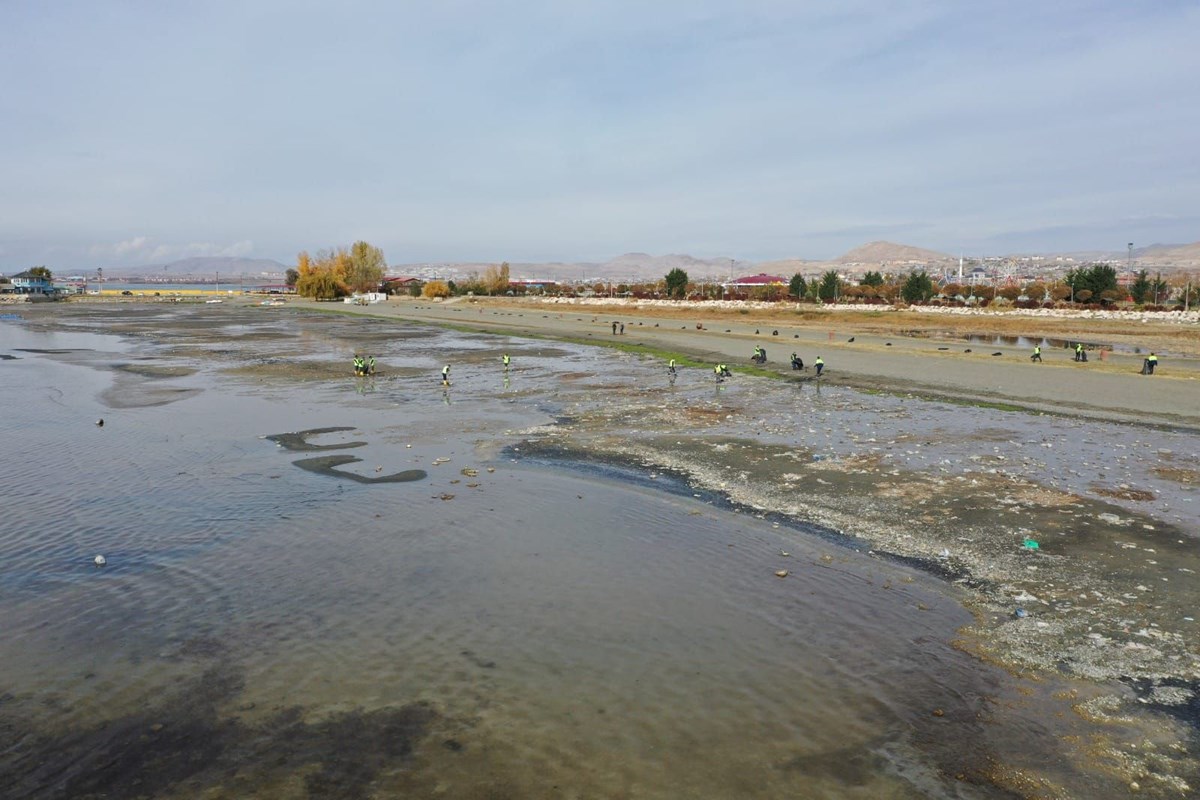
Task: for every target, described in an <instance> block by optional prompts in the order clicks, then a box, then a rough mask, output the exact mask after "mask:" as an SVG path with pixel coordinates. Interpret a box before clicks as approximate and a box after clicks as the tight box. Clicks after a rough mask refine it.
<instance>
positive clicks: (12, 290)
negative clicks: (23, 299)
mask: <svg viewBox="0 0 1200 800" xmlns="http://www.w3.org/2000/svg"><path fill="white" fill-rule="evenodd" d="M9 280H10V281H11V286H10V287H6V290H5V294H18V295H25V296H27V297H28V298H29V299H31V300H32V299H35V298H36V299H39V300H41V299H47V300H49V299H57V298H58V297H60V296H61V295H62V294H63V290H62V289H60V288H59V287H57V286H55V285H54V284H53V283H51V281H50V279H49V278H47V277H45V276H44V275H40V274H34V273H33V272H31V271H28V270H27V271H25V272H19V273H17V274H16V275H13V276H12V277H11V278H9Z"/></svg>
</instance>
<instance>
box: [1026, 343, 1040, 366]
mask: <svg viewBox="0 0 1200 800" xmlns="http://www.w3.org/2000/svg"><path fill="white" fill-rule="evenodd" d="M1029 360H1030V362H1033V361H1036V362H1038V363H1039V364H1040V363H1042V346H1041V345H1040V344H1039V345H1035V346H1034V348H1033V355H1031V356H1030V357H1029Z"/></svg>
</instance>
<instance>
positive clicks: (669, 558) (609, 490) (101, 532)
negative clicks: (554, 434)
mask: <svg viewBox="0 0 1200 800" xmlns="http://www.w3.org/2000/svg"><path fill="white" fill-rule="evenodd" d="M156 313H157V312H156ZM268 314H269V312H258V311H256V310H237V309H232V308H221V309H213V308H207V309H205V308H199V309H181V310H180V315H178V316H175V317H174V318H173V319H172V320H171V321H170V322H171V324H170V325H162V324H161V323H162V320H161V318H152V317H151V316H150V315H149V314H147V313H145V312H141V311H139V310H137V309H122V310H120V311H119V312H117V313H114V312H112V311H109V310H105V311H103V312H99V313H91V312H86V311H80V312H75V313H74V314H73V315H71V316H66V315H63V317H64V318H51V317H49V316H45V317H44V319H46V320H50V321H48V322H45V323H36V324H27V325H14V324H12V323H5V327H0V352H3V353H10V354H12V355H15V356H18V358H17V359H16V360H11V361H4V362H3V363H0V403H2V407H3V408H5V409H6V413H5V414H4V415H2V416H0V437H2V440H3V441H4V442H5V447H4V450H3V452H2V455H0V481H2V482H3V485H4V486H5V496H6V497H7V498H9V499H8V501H7V502H6V509H5V514H4V516H3V518H2V519H0V620H3V623H2V629H0V631H2V633H3V636H0V663H2V664H3V669H2V670H0V730H3V731H4V732H5V733H6V736H5V739H6V740H7V741H6V743H5V744H4V746H3V748H2V749H0V797H6V798H8V797H12V798H26V797H91V796H97V797H98V796H105V797H110V798H120V797H138V796H144V795H152V796H156V797H181V798H182V797H195V796H199V795H201V794H203V793H205V792H209V793H212V796H239V797H247V796H262V797H366V796H381V797H387V796H408V795H413V794H427V793H433V792H437V793H442V794H445V795H446V796H450V797H469V798H470V797H480V798H483V797H514V798H515V797H542V796H545V797H597V796H602V797H639V798H659V797H661V798H669V797H714V798H726V797H781V796H796V797H828V798H859V797H861V798H868V797H869V798H878V797H883V798H889V797H894V798H910V797H911V798H916V797H1002V796H1008V795H1007V794H1006V793H1005V792H1002V791H1001V790H999V789H996V788H994V787H993V786H992V785H991V783H990V782H989V777H990V776H991V775H993V774H995V773H996V772H997V771H998V768H997V763H996V762H997V761H1000V762H1004V763H1005V764H1008V765H1009V766H1011V767H1013V768H1016V769H1021V770H1026V771H1034V772H1038V773H1040V774H1043V775H1046V776H1049V777H1050V778H1052V779H1054V780H1058V781H1066V782H1068V783H1069V782H1071V781H1074V782H1075V784H1076V785H1092V784H1090V780H1091V779H1089V778H1087V777H1086V776H1085V777H1081V776H1079V775H1075V774H1073V772H1072V768H1070V767H1068V766H1067V765H1066V764H1064V763H1061V759H1059V758H1058V752H1059V748H1060V747H1061V745H1060V743H1059V737H1060V736H1061V735H1062V734H1063V733H1064V732H1065V728H1064V727H1063V726H1066V725H1068V723H1066V722H1063V721H1062V720H1061V719H1058V718H1057V717H1055V716H1054V714H1055V713H1059V712H1061V708H1059V709H1056V708H1055V707H1054V706H1053V703H1051V702H1050V701H1049V700H1048V697H1047V696H1046V694H1047V692H1048V689H1039V688H1033V687H1030V686H1024V685H1018V684H1017V683H1016V682H1015V681H1014V680H1013V679H1011V678H1009V677H1008V676H1006V675H1005V674H1003V673H1002V672H1000V671H999V670H996V669H993V668H990V667H987V666H985V665H983V664H981V663H980V662H978V661H976V660H975V659H973V658H971V657H969V656H967V655H965V654H963V653H962V652H959V651H958V650H956V649H954V648H953V647H952V646H951V645H950V641H951V639H952V638H953V636H954V634H955V631H956V630H957V629H958V628H959V627H961V626H963V625H965V624H968V623H969V622H970V621H971V618H970V616H969V615H968V614H967V613H966V612H965V611H964V610H963V608H962V607H961V606H960V605H959V604H958V603H957V602H956V600H955V598H954V593H953V591H952V590H950V589H949V588H947V587H946V586H944V585H942V584H941V583H940V582H938V581H937V580H935V579H933V578H931V577H929V576H927V575H924V574H922V573H918V572H914V571H910V570H908V569H905V568H903V567H900V566H896V565H894V564H889V563H885V562H881V561H879V560H877V559H874V558H871V557H869V556H868V555H866V554H861V553H856V552H853V551H852V550H847V549H841V548H836V547H832V546H831V545H829V544H828V542H827V541H826V540H824V539H821V538H819V537H815V536H808V535H805V534H804V533H802V532H798V531H796V530H793V529H789V528H787V527H779V526H776V525H772V523H771V522H770V521H767V520H763V519H758V518H755V517H754V516H753V515H751V514H748V513H743V512H739V511H737V510H736V509H732V508H730V507H728V506H726V505H724V504H722V503H721V502H719V501H717V500H715V499H714V498H712V497H709V496H707V495H704V496H699V497H695V496H692V495H691V494H690V492H689V491H687V490H686V487H681V486H679V485H673V486H669V487H664V488H668V489H670V490H671V491H661V490H657V489H655V488H654V485H655V483H656V482H658V483H662V482H664V481H665V479H663V478H661V476H655V477H653V478H650V477H647V476H645V475H634V474H631V473H627V472H624V471H622V470H621V469H619V468H617V467H613V466H610V465H604V464H598V465H591V466H590V468H587V469H578V470H576V469H571V468H570V465H563V464H555V465H541V464H539V463H537V462H534V461H526V460H522V459H520V451H519V449H518V450H515V451H510V452H507V453H506V452H505V450H504V448H505V447H506V446H510V447H518V448H519V446H520V442H521V441H522V440H523V439H524V438H525V437H526V436H527V435H529V432H530V431H540V430H546V429H548V428H552V427H553V423H554V420H555V418H556V417H557V416H558V415H560V414H563V413H564V412H565V411H566V410H569V409H570V408H571V407H573V406H574V405H575V404H576V403H577V402H582V401H584V400H585V399H586V398H588V397H591V396H593V395H594V394H595V393H596V392H597V391H598V390H600V389H603V388H605V386H606V380H607V377H606V376H615V375H620V376H624V377H623V379H626V380H629V381H630V383H631V385H632V386H638V385H641V383H642V382H645V381H648V380H649V379H650V376H652V375H657V372H658V371H657V370H654V371H651V369H650V368H649V367H643V366H641V365H639V363H638V362H637V360H636V359H634V358H632V357H629V356H626V355H622V354H611V353H602V352H596V351H592V350H589V349H586V348H580V347H573V346H567V345H544V344H541V343H531V342H521V341H518V340H507V339H504V338H503V337H481V336H477V335H467V334H460V333H455V332H450V331H437V330H431V329H424V328H415V327H411V326H406V327H399V328H398V327H397V326H395V325H389V324H385V323H378V322H373V321H368V320H355V321H352V322H348V321H345V320H341V319H338V318H321V317H304V316H297V315H293V316H288V317H279V316H268ZM64 327H69V328H71V329H72V330H67V331H64V330H62V328H64ZM117 330H119V331H121V332H122V335H121V336H116V335H112V334H108V333H105V332H107V331H117ZM214 342H218V343H219V347H216V348H214V346H213V345H214ZM51 350H55V351H61V352H47V351H51ZM214 350H220V351H221V352H214ZM360 350H361V351H362V352H373V353H375V354H376V355H377V357H378V358H379V360H380V371H381V375H380V377H377V378H375V379H369V380H366V379H359V380H356V379H354V378H352V377H349V376H348V375H346V374H345V373H348V372H349V369H348V365H349V356H350V354H352V353H353V352H355V351H360ZM504 350H506V351H507V352H509V353H510V354H512V355H513V359H514V365H515V367H516V369H515V370H514V371H513V373H512V374H511V375H510V376H508V377H507V378H505V377H504V376H503V374H502V373H501V371H500V369H499V367H498V364H497V361H498V354H499V353H500V352H501V351H504ZM31 351H40V352H31ZM447 360H449V361H451V362H452V363H453V364H454V371H453V374H452V378H453V385H452V387H451V388H450V389H449V390H447V391H443V390H442V389H441V388H440V387H439V386H438V385H437V381H436V379H435V377H434V376H435V374H436V371H437V368H438V365H440V364H441V363H443V362H444V361H447ZM280 362H281V363H282V364H283V366H284V369H282V370H273V367H274V366H276V365H277V364H278V363H280ZM129 363H137V364H140V365H142V366H145V367H151V366H153V367H157V368H163V369H158V370H157V371H156V370H153V369H141V370H132V371H131V370H128V369H123V368H121V365H127V364H129ZM306 363H308V364H311V363H315V364H317V365H318V367H317V368H316V371H314V372H313V373H305V374H304V375H302V376H300V375H291V374H289V371H288V369H287V368H288V367H289V366H290V367H292V368H295V369H296V370H299V369H300V367H299V366H298V365H301V364H306ZM322 364H328V365H329V366H328V374H325V373H323V372H321V371H320V370H321V369H323V367H320V365H322ZM247 365H250V368H249V369H247ZM169 368H178V369H175V370H172V369H169ZM184 368H187V369H184ZM192 370H194V371H192ZM680 391H681V392H689V391H691V392H696V393H698V394H700V395H703V396H704V397H706V398H707V397H708V396H710V395H711V394H712V392H713V390H712V387H711V386H708V385H707V384H705V385H703V386H700V385H697V386H694V387H688V386H684V387H681V389H680ZM737 391H742V390H741V389H739V388H735V387H731V388H730V392H731V393H732V392H737ZM99 419H103V420H104V423H105V424H104V425H103V426H98V425H97V424H96V421H97V420H99ZM312 429H335V430H326V431H324V432H323V433H318V434H315V435H313V436H310V437H307V438H306V439H305V441H307V442H308V443H309V444H311V445H316V446H320V447H322V448H325V447H328V448H330V449H323V450H322V452H321V453H320V454H319V455H344V456H354V457H356V458H359V459H361V461H359V462H356V463H351V464H346V465H343V466H340V467H338V468H337V469H338V470H343V471H349V472H352V473H354V474H355V475H356V476H357V477H360V478H363V479H366V480H372V479H374V478H377V477H380V476H388V475H392V474H395V473H404V472H407V471H411V470H420V471H424V472H425V473H426V475H425V477H423V478H419V479H415V480H412V481H408V482H394V483H378V484H376V483H363V482H360V481H355V480H347V479H345V478H344V477H339V476H337V475H330V474H319V473H314V472H312V471H309V470H305V469H301V468H298V467H296V466H295V465H294V462H296V461H298V460H301V459H305V458H311V457H313V455H314V454H313V453H312V452H297V451H295V450H294V449H291V446H294V445H295V443H296V441H298V440H297V439H296V438H295V437H285V438H284V439H283V440H281V441H275V440H271V439H268V438H266V437H268V436H273V435H278V434H288V433H294V432H299V431H306V430H312ZM362 442H365V444H359V443H362ZM285 444H287V445H289V446H283V445H285ZM413 474H415V473H413ZM635 478H636V480H635ZM784 552H786V553H788V555H783V553H784ZM96 554H103V555H104V556H105V557H106V559H107V562H108V563H107V565H106V566H105V567H103V568H98V567H96V566H94V565H93V564H92V558H93V556H95V555H96ZM777 570H787V571H788V574H787V576H786V577H783V578H779V577H776V576H775V574H774V573H775V572H776V571H777ZM997 705H1004V706H1007V707H1010V708H1017V709H1021V710H1018V711H1015V712H1013V713H1010V714H1007V715H1005V716H1003V717H999V716H997V715H996V713H995V710H994V709H995V707H996V706H997ZM935 712H936V713H935ZM1096 780H1099V779H1098V778H1097V779H1096ZM1095 785H1102V784H1095ZM4 787H7V788H4Z"/></svg>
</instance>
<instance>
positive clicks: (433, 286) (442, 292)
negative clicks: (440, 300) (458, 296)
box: [421, 281, 450, 300]
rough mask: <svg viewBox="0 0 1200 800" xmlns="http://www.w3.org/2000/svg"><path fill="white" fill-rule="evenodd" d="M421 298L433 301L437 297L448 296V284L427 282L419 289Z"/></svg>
mask: <svg viewBox="0 0 1200 800" xmlns="http://www.w3.org/2000/svg"><path fill="white" fill-rule="evenodd" d="M421 296H422V297H426V298H428V299H430V300H433V299H434V298H437V297H449V296H450V284H448V283H446V282H445V281H429V282H428V283H426V284H425V286H424V287H423V288H422V289H421Z"/></svg>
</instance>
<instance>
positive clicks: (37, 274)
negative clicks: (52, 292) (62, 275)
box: [26, 267, 54, 281]
mask: <svg viewBox="0 0 1200 800" xmlns="http://www.w3.org/2000/svg"><path fill="white" fill-rule="evenodd" d="M26 272H28V273H29V277H31V278H45V279H46V280H48V281H51V280H54V275H53V274H52V273H51V272H50V268H49V267H30V268H29V269H28V270H26Z"/></svg>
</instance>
